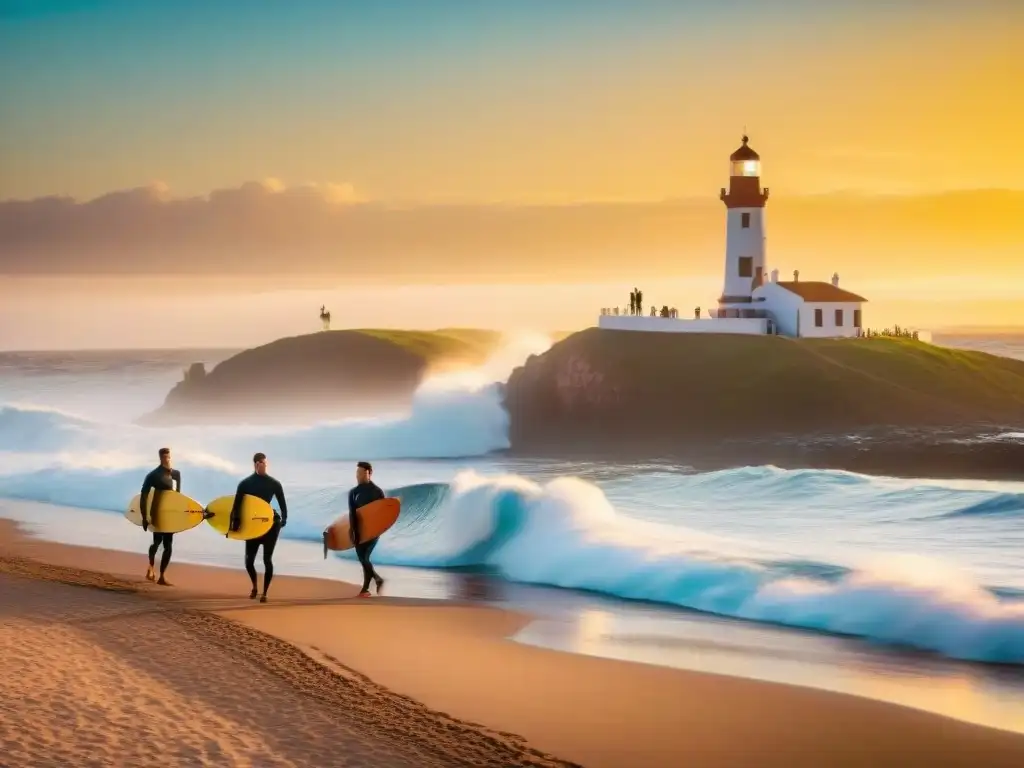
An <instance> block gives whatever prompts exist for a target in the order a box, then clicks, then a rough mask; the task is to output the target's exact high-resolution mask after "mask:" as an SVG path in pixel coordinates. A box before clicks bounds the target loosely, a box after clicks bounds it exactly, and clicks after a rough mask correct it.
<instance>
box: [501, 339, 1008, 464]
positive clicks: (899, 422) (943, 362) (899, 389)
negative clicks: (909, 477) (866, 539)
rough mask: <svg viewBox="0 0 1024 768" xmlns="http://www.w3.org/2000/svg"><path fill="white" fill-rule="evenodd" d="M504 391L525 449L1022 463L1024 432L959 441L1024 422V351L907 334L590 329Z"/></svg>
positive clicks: (812, 460)
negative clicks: (1017, 437)
mask: <svg viewBox="0 0 1024 768" xmlns="http://www.w3.org/2000/svg"><path fill="white" fill-rule="evenodd" d="M505 402H506V408H507V409H508V411H509V415H510V429H511V434H510V439H511V444H512V450H513V452H515V453H519V454H531V455H563V456H564V455H579V456H583V455H588V456H594V455H603V456H618V457H621V458H631V459H633V458H642V457H656V456H672V457H676V458H682V459H684V460H686V461H688V462H689V463H691V464H693V465H694V466H702V467H705V468H711V467H714V466H728V465H733V464H737V463H776V464H779V465H782V466H785V465H794V464H796V465H804V466H839V467H845V468H849V469H861V470H864V471H880V467H881V469H882V470H884V468H885V467H888V466H894V464H893V462H895V461H896V460H897V459H899V458H900V456H901V455H902V454H905V453H906V452H907V451H908V450H919V451H920V452H921V455H924V454H927V453H929V452H930V455H931V456H932V458H931V459H930V460H929V462H930V463H932V464H938V465H943V466H946V467H947V470H948V471H943V472H942V473H943V474H949V473H951V472H952V473H955V471H956V468H957V467H961V466H964V465H965V464H971V465H972V466H973V465H978V466H977V467H976V470H977V471H972V474H978V473H979V472H980V473H982V474H984V472H983V471H982V470H984V469H985V467H984V466H983V465H984V464H985V461H989V463H990V464H992V467H991V468H992V471H993V472H995V473H996V474H998V475H1000V476H1005V474H1006V472H1008V471H1010V470H1011V469H1012V468H1013V467H1015V469H1013V472H1016V473H1018V474H1019V473H1024V445H1022V444H1021V443H1019V442H1018V443H1014V442H1013V441H1010V442H1007V441H986V442H984V443H965V442H963V440H964V439H965V437H966V436H970V437H971V438H973V437H974V436H975V435H977V434H980V433H998V432H1000V431H1007V430H1012V429H1020V427H1021V425H1024V362H1021V361H1018V360H1011V359H1006V358H1000V357H996V356H993V355H988V354H985V353H981V352H970V351H961V350H953V349H947V348H943V347H938V346H933V345H930V344H925V343H921V342H914V341H910V340H904V339H887V338H872V339H846V340H833V339H817V340H815V339H799V340H798V339H787V338H781V337H775V336H736V335H724V334H722V335H719V334H714V335H712V334H700V335H697V334H670V333H664V334H659V333H646V334H644V333H633V332H628V331H608V330H600V329H597V328H592V329H588V330H585V331H582V332H580V333H576V334H573V335H572V336H569V337H568V338H566V339H564V340H562V341H560V342H558V343H557V344H555V345H554V346H553V347H552V348H551V349H550V350H548V351H547V352H546V353H544V354H543V355H539V356H534V357H532V358H531V359H530V360H528V361H527V363H526V364H525V365H524V366H522V367H520V368H518V369H516V370H515V371H514V372H513V374H512V376H511V377H510V379H509V382H508V384H507V386H506V388H505ZM937 442H942V443H945V444H946V445H947V446H948V450H947V449H944V450H943V451H942V452H941V453H942V456H945V457H946V458H945V459H943V458H942V457H940V456H939V455H938V453H937V452H936V449H935V448H934V445H935V444H937ZM925 445H928V446H932V447H931V448H928V449H927V450H925V448H924V447H923V446H925ZM914 446H916V447H914ZM966 446H970V447H969V448H968V447H966ZM885 457H888V458H885ZM985 457H988V458H987V459H986V458H985ZM904 458H906V457H904ZM993 462H994V463H993ZM903 463H904V464H906V465H907V466H909V464H910V463H913V462H911V459H909V458H906V460H905V461H904V462H903ZM876 464H877V465H879V466H875V465H876ZM997 465H998V466H997ZM1000 466H1001V467H1004V468H1005V471H1003V470H999V469H998V468H999V467H1000ZM997 470H998V471H997ZM909 473H910V474H921V472H919V471H916V470H915V471H912V472H909ZM924 474H927V472H924Z"/></svg>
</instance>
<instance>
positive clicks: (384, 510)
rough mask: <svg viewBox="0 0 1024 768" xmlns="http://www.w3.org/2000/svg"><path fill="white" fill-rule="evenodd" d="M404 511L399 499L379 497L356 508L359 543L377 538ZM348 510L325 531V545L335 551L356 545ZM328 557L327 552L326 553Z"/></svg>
mask: <svg viewBox="0 0 1024 768" xmlns="http://www.w3.org/2000/svg"><path fill="white" fill-rule="evenodd" d="M401 511H402V502H401V501H400V500H399V499H391V498H389V499H379V500H377V501H371V502H370V503H369V504H366V505H364V506H362V507H360V508H359V509H357V510H356V514H357V515H359V543H360V544H362V543H363V542H364V541H369V540H370V539H375V538H377V537H378V536H380V535H381V534H382V533H384V532H385V531H386V530H387V529H388V528H390V527H391V526H392V525H394V524H395V521H396V520H398V514H399V513H400V512H401ZM348 529H349V526H348V512H346V513H345V514H344V515H342V516H341V517H339V518H338V519H337V520H335V521H334V522H333V523H331V524H330V525H329V526H327V530H326V531H324V546H325V547H326V548H327V549H329V550H333V551H334V552H341V551H343V550H346V549H352V547H353V546H355V545H354V544H353V543H352V540H351V539H350V538H349V534H348ZM324 556H325V557H326V554H325V555H324Z"/></svg>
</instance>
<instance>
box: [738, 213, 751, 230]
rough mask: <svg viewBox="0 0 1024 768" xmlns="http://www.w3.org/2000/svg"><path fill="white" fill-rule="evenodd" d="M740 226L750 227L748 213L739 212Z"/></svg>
mask: <svg viewBox="0 0 1024 768" xmlns="http://www.w3.org/2000/svg"><path fill="white" fill-rule="evenodd" d="M740 226H741V227H743V229H750V214H749V213H741V214H740Z"/></svg>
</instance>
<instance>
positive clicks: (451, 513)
mask: <svg viewBox="0 0 1024 768" xmlns="http://www.w3.org/2000/svg"><path fill="white" fill-rule="evenodd" d="M546 344H547V341H546V340H545V339H540V338H534V337H529V336H524V337H522V338H519V339H516V340H514V341H513V342H511V343H510V344H509V345H508V347H507V348H506V349H504V350H502V352H500V353H499V354H497V355H496V356H495V358H494V359H493V360H491V361H489V362H488V363H487V364H486V365H484V366H481V367H480V368H479V369H474V370H472V371H466V372H462V373H456V374H448V375H445V376H440V377H435V378H432V379H430V380H428V381H425V382H424V383H423V385H421V387H420V389H419V390H418V391H417V393H416V395H415V398H414V400H413V403H412V406H411V408H410V409H409V411H408V412H406V413H394V414H382V415H379V416H376V417H373V418H363V419H350V420H345V421H338V422H321V423H315V424H303V425H296V426H294V427H292V428H281V427H275V428H270V427H267V428H260V427H258V426H247V427H245V428H239V429H227V428H224V427H202V428H198V427H175V428H163V427H147V428H144V427H139V426H136V425H134V424H133V423H132V420H133V419H134V418H135V417H137V416H139V415H141V414H142V413H144V412H146V411H148V410H151V409H152V408H154V407H156V406H158V405H159V404H160V402H161V401H162V399H163V397H164V396H165V394H166V392H167V391H168V390H169V389H170V387H171V386H173V384H174V383H175V382H176V381H177V379H179V378H180V376H181V369H182V368H183V367H184V366H186V365H188V364H189V363H191V362H194V361H197V360H202V361H204V362H206V363H208V364H209V363H214V362H216V361H217V358H216V357H210V354H211V353H207V352H204V351H202V350H199V351H188V350H182V351H173V352H116V353H115V352H106V353H5V354H2V355H0V458H2V462H0V508H2V499H5V498H6V499H19V500H28V501H35V502H42V503H47V504H53V505H59V506H60V507H62V508H65V509H64V510H63V511H62V512H61V514H63V515H66V516H67V519H66V522H65V523H64V525H65V526H66V528H67V530H69V531H72V530H74V529H75V520H74V519H73V518H74V516H75V515H76V514H78V512H80V513H81V515H82V518H81V519H82V520H86V519H89V520H91V519H93V518H90V517H87V516H88V515H94V514H95V511H97V510H98V511H100V512H103V513H105V514H106V515H107V517H108V518H109V519H110V520H111V521H117V522H118V524H123V526H122V529H123V530H124V531H125V532H124V534H123V536H118V537H112V538H110V540H109V542H108V543H109V545H110V546H118V547H124V548H132V547H138V546H139V543H140V539H139V536H140V535H141V534H139V533H138V531H136V530H134V529H132V527H131V526H129V525H128V524H127V523H125V522H124V521H120V520H117V517H116V516H117V515H120V514H121V513H122V511H123V509H124V507H125V504H126V502H127V500H128V499H129V498H130V497H131V496H132V495H133V494H134V493H137V492H138V489H139V485H140V483H141V480H142V476H143V474H144V473H145V471H147V470H148V469H150V468H151V467H152V466H154V465H155V463H156V451H157V448H159V447H160V446H162V445H169V446H170V447H172V449H173V450H174V455H175V464H176V466H177V467H178V468H179V469H181V471H182V477H183V488H182V490H183V491H184V492H185V493H187V494H189V495H190V496H193V497H195V498H197V499H199V500H200V501H208V500H210V499H212V498H214V497H216V496H220V495H223V494H225V493H230V492H232V491H233V489H234V487H235V485H236V484H237V482H238V480H239V479H240V478H241V477H243V476H244V475H246V474H248V473H249V472H250V471H251V465H250V464H249V459H250V457H251V456H252V454H253V452H254V451H257V450H259V451H264V452H265V453H267V454H268V456H269V457H270V462H271V468H270V471H271V473H272V474H273V475H274V476H276V477H277V478H278V479H280V480H281V481H282V482H283V484H284V487H285V490H286V494H287V499H288V506H289V511H290V516H289V524H288V526H287V527H286V528H285V529H284V531H283V537H284V538H285V539H291V540H295V541H308V542H317V541H319V539H320V532H321V531H322V530H323V528H324V527H325V525H326V524H327V523H329V522H330V521H331V520H333V519H334V518H335V517H336V516H337V515H338V514H339V513H340V512H341V511H343V509H344V504H345V496H346V494H347V491H348V489H349V487H350V486H351V484H352V482H353V477H352V476H353V464H354V462H355V461H356V460H359V459H369V460H371V461H373V462H374V464H375V467H376V471H375V479H376V480H377V482H378V483H379V484H380V485H382V486H383V487H384V488H386V489H387V490H388V492H389V493H390V494H393V495H397V496H400V497H401V498H402V500H403V511H402V516H401V518H400V520H399V522H398V524H397V525H396V526H395V528H393V529H392V531H390V532H389V533H388V534H387V535H386V536H385V537H383V538H382V539H381V541H380V544H379V545H378V547H377V550H376V553H375V561H377V562H378V563H379V564H380V565H382V566H389V565H390V566H402V567H406V568H416V569H435V570H436V569H453V568H458V569H462V570H465V571H468V572H476V573H482V574H488V575H490V576H491V577H494V578H499V579H502V580H505V581H507V582H512V583H518V584H532V585H542V586H547V587H555V588H562V589H567V590H579V591H583V592H585V593H595V594H600V595H604V596H607V597H608V598H613V599H617V600H622V601H646V602H648V603H653V604H659V605H662V606H666V607H671V608H677V609H691V610H694V611H700V612H703V613H704V614H711V615H715V616H723V617H732V618H737V619H745V620H748V621H750V622H759V623H762V624H767V625H782V626H787V627H794V628H801V629H808V630H817V631H820V632H824V633H832V634H836V635H850V636H856V637H859V638H864V639H866V640H870V641H874V642H876V643H890V644H895V645H899V646H906V647H910V648H915V649H919V650H923V651H930V652H933V653H936V654H941V655H942V656H946V657H950V658H953V659H963V660H969V661H979V662H999V663H1014V664H1021V663H1024V558H1022V557H1021V553H1022V552H1024V524H1022V523H1024V484H1022V483H996V482H982V481H967V480H961V481H956V480H948V481H938V480H934V481H932V480H901V479H895V478H886V477H869V476H864V475H858V474H853V473H847V472H838V471H816V470H797V471H786V470H781V469H778V468H775V467H771V466H757V467H739V468H735V469H729V470H722V471H717V472H705V473H696V472H693V471H692V470H690V469H689V468H687V467H682V466H675V465H671V464H643V465H622V464H610V463H599V462H588V463H575V462H567V461H564V462H551V461H544V462H541V461H530V460H513V459H510V458H508V457H506V456H504V455H503V454H502V453H501V452H502V451H503V450H504V449H505V448H507V447H508V429H507V427H508V419H507V415H506V413H505V411H504V409H503V408H502V405H501V398H500V391H499V386H498V384H499V382H501V381H504V380H505V379H506V378H507V376H508V374H509V372H510V371H511V370H512V368H513V366H515V365H516V364H518V363H520V362H521V361H522V360H523V359H525V357H526V355H527V354H530V353H535V352H539V351H542V350H543V349H544V347H545V346H546ZM226 355H227V353H221V354H220V357H221V358H222V357H224V356H226ZM204 356H205V357H204ZM76 510H77V511H76ZM90 525H91V523H90ZM111 530H113V529H111ZM119 530H121V529H119ZM207 534H209V535H212V534H210V532H209V531H206V530H205V527H203V529H202V530H200V531H199V532H197V533H191V532H190V533H189V534H186V535H185V536H183V537H182V538H183V539H184V538H185V537H186V536H201V535H207ZM83 543H89V542H83ZM184 544H185V542H184V541H183V542H182V544H181V545H178V546H176V548H175V549H176V553H179V552H181V551H182V550H185V552H186V554H185V555H184V557H187V549H186V548H185V547H183V546H182V545H184ZM176 556H177V557H182V555H180V554H178V555H176ZM232 564H233V563H232ZM311 567H313V565H312V564H311Z"/></svg>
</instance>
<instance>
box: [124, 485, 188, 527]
mask: <svg viewBox="0 0 1024 768" xmlns="http://www.w3.org/2000/svg"><path fill="white" fill-rule="evenodd" d="M159 493H160V506H159V508H158V509H157V519H156V523H157V524H156V525H154V524H153V499H154V496H155V495H156V494H155V493H154V492H153V491H150V493H149V499H148V502H147V504H146V507H147V511H148V512H149V530H151V531H153V533H181V532H182V531H187V530H189V529H191V528H195V527H196V526H197V525H199V524H200V523H201V522H203V516H204V512H203V505H202V504H200V503H199V502H198V501H196V500H195V499H192V498H189V497H188V496H186V495H185V494H183V493H178V492H177V491H160V492H159ZM141 498H142V494H139V493H137V494H135V496H134V497H133V498H132V500H131V502H130V503H129V504H128V509H126V510H125V512H124V516H125V517H126V518H128V520H129V521H131V522H132V523H135V525H138V526H140V527H141V526H142V507H141V506H140V501H141Z"/></svg>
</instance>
